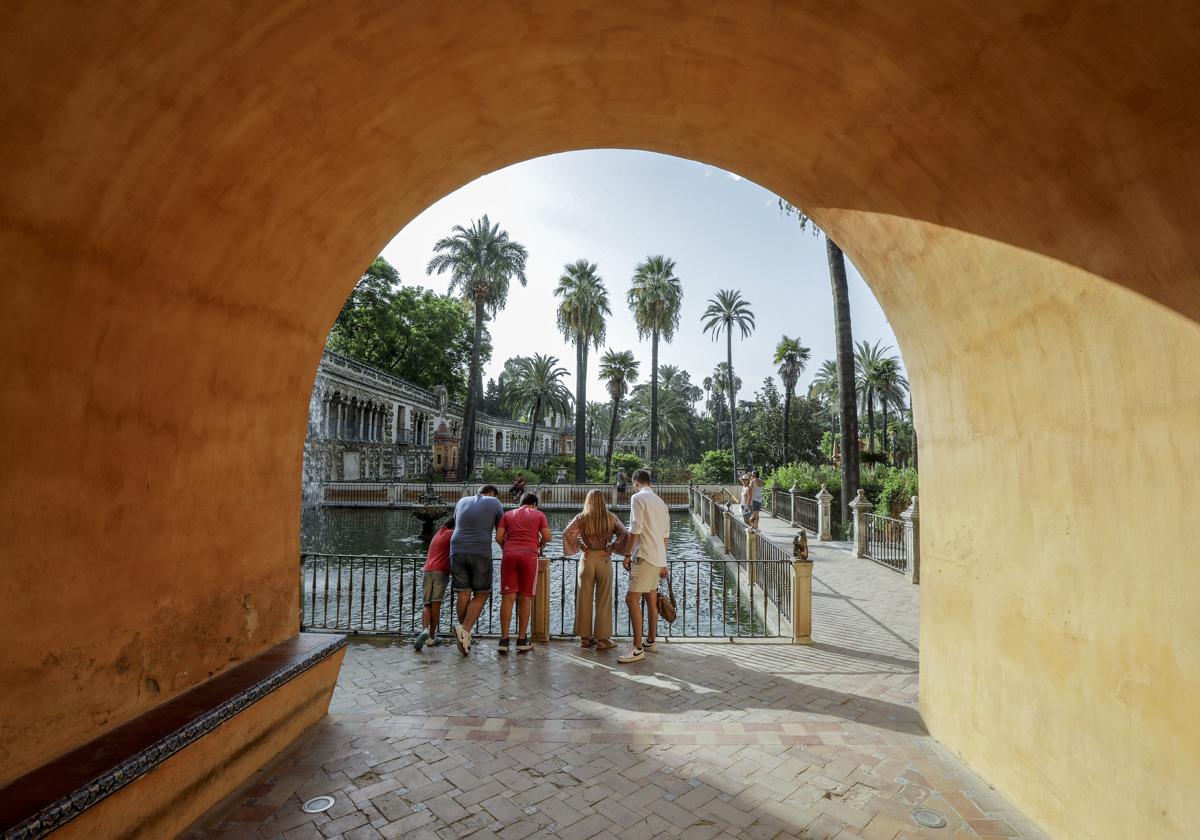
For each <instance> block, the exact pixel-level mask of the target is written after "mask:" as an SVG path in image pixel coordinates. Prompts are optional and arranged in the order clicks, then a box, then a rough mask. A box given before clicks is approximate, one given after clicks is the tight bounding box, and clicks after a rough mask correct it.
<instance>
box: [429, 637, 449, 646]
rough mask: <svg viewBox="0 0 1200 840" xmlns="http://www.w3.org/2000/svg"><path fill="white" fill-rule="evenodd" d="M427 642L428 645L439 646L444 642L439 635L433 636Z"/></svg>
mask: <svg viewBox="0 0 1200 840" xmlns="http://www.w3.org/2000/svg"><path fill="white" fill-rule="evenodd" d="M428 644H429V646H430V647H441V646H442V645H444V644H446V643H445V642H443V641H442V638H441V636H434V637H433V638H432V639H430V640H429V642H428Z"/></svg>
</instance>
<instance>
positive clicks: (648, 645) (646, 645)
mask: <svg viewBox="0 0 1200 840" xmlns="http://www.w3.org/2000/svg"><path fill="white" fill-rule="evenodd" d="M656 644H658V640H657V639H645V640H644V641H643V642H642V649H643V650H654V646H655V645H656Z"/></svg>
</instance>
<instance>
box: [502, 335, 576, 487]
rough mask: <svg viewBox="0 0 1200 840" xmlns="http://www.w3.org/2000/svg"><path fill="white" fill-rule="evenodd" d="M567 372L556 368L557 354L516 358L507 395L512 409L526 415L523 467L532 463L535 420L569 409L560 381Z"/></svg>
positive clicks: (565, 389)
mask: <svg viewBox="0 0 1200 840" xmlns="http://www.w3.org/2000/svg"><path fill="white" fill-rule="evenodd" d="M566 375H567V369H566V368H564V367H559V364H558V357H557V356H543V355H542V354H541V353H534V354H533V356H519V357H518V358H517V359H516V364H515V365H514V375H513V377H512V379H511V381H510V382H509V388H508V394H507V398H508V402H509V405H510V407H512V409H513V410H514V411H515V412H527V413H528V416H529V426H530V428H529V451H528V452H527V453H526V455H525V469H530V468H531V467H532V466H533V443H534V440H535V439H536V438H537V427H538V423H540V422H541V421H542V419H543V418H545V417H546V415H548V414H550V415H555V416H560V415H561V416H565V415H567V414H568V413H569V412H570V411H571V392H570V391H569V390H567V386H566V385H564V384H563V382H562V378H563V377H564V376H566Z"/></svg>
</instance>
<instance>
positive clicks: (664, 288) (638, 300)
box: [626, 255, 683, 470]
mask: <svg viewBox="0 0 1200 840" xmlns="http://www.w3.org/2000/svg"><path fill="white" fill-rule="evenodd" d="M626 300H627V301H628V303H629V308H630V310H631V311H632V312H633V321H634V323H635V324H636V325H637V330H638V338H645V337H646V336H650V429H649V433H650V469H651V470H653V469H654V467H655V466H656V465H657V463H658V341H659V339H663V340H665V341H668V342H669V341H670V340H671V339H672V338H674V337H675V330H677V329H679V308H680V306H681V305H682V303H683V286H682V284H681V283H680V281H679V278H678V277H676V276H675V261H674V260H672V259H669V258H667V257H664V256H662V255H658V256H653V257H647V258H646V259H645V260H643V261H642V262H640V263H638V265H637V267H636V268H635V269H634V271H633V285H632V286H631V287H630V289H629V294H628V295H627V297H626Z"/></svg>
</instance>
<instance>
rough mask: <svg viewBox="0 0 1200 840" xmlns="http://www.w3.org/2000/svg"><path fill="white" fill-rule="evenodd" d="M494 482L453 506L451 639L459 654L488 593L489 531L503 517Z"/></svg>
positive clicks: (468, 644) (465, 647)
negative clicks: (454, 605) (453, 612)
mask: <svg viewBox="0 0 1200 840" xmlns="http://www.w3.org/2000/svg"><path fill="white" fill-rule="evenodd" d="M498 493H499V491H498V490H497V489H496V487H495V485H492V484H485V485H483V486H482V487H480V488H479V492H478V493H476V494H475V495H474V496H464V497H463V498H461V499H459V500H458V504H457V505H455V506H454V536H452V537H451V538H450V573H451V576H452V577H453V578H454V589H455V597H456V598H457V599H458V624H455V625H454V642H455V644H457V645H458V651H459V653H461V654H462V655H463V656H466V655H467V654H468V653H470V652H471V629H472V628H473V627H474V626H475V622H476V621H477V620H478V619H479V614H480V613H481V612H483V607H484V605H485V604H486V603H487V599H488V597H489V596H490V595H491V594H492V533H493V531H495V529H496V527H497V526H498V525H499V524H500V519H501V517H503V516H504V505H502V504H500V500H499V499H497V498H496V496H497V495H498Z"/></svg>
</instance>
